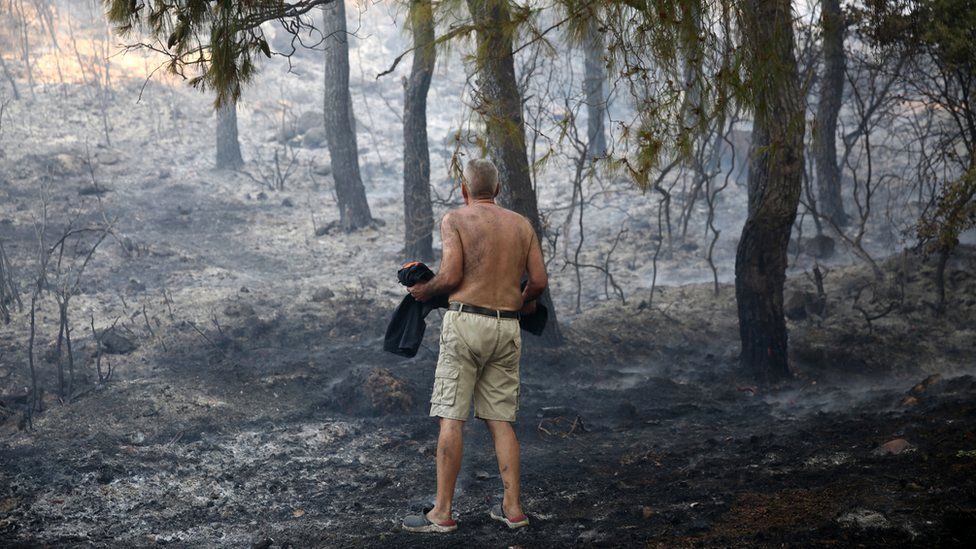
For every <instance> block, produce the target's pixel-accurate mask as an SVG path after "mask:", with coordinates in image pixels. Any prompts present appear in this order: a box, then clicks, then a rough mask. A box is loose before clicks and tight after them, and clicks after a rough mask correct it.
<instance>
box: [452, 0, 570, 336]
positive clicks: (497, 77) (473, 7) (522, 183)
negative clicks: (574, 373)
mask: <svg viewBox="0 0 976 549" xmlns="http://www.w3.org/2000/svg"><path fill="white" fill-rule="evenodd" d="M468 10H469V11H470V12H471V17H472V19H473V20H474V24H475V26H476V27H477V31H476V33H477V45H478V57H477V63H478V68H477V71H478V74H477V79H476V85H475V88H476V89H475V109H476V110H477V112H478V114H479V115H480V116H481V117H482V119H483V120H484V122H485V132H486V136H485V137H486V138H485V143H486V148H487V151H488V155H489V156H490V157H491V159H492V160H493V161H494V162H495V165H496V167H497V168H498V178H499V181H500V182H501V185H502V191H501V193H500V196H499V199H500V202H501V203H502V205H503V206H505V207H506V208H509V209H511V210H513V211H515V212H518V213H520V214H522V215H524V216H525V217H526V218H527V219H528V220H529V222H530V223H532V227H533V228H534V229H535V232H536V235H537V236H538V238H539V241H540V242H543V238H542V223H541V222H540V220H539V207H538V204H537V203H536V196H535V189H533V188H532V179H531V177H530V172H529V160H528V157H527V156H526V154H525V123H524V121H523V119H522V101H521V98H520V97H519V92H518V85H517V82H516V80H515V59H514V57H513V54H512V33H513V32H514V25H513V24H512V22H511V18H510V16H509V11H508V0H468ZM540 302H541V303H542V304H544V305H545V306H546V307H548V309H549V323H548V324H547V326H546V331H545V332H544V333H543V334H542V339H543V343H544V344H546V345H558V344H560V343H562V333H561V331H560V329H559V323H558V322H557V320H556V309H555V307H553V305H552V299H551V298H550V296H549V291H548V290H546V291H545V293H543V295H542V297H541V298H540Z"/></svg>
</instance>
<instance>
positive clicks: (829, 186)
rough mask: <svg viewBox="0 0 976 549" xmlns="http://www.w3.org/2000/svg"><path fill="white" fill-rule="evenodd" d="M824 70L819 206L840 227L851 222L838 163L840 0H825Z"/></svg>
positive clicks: (817, 154) (816, 130) (817, 141)
mask: <svg viewBox="0 0 976 549" xmlns="http://www.w3.org/2000/svg"><path fill="white" fill-rule="evenodd" d="M822 21H823V57H824V71H823V78H821V80H820V99H819V102H818V103H817V118H816V120H815V123H814V125H813V157H814V165H815V167H816V171H817V210H818V213H819V214H820V215H822V216H823V217H825V218H827V219H830V220H831V221H833V222H834V223H835V224H836V225H837V226H838V227H843V226H845V225H847V223H848V221H849V219H848V217H847V214H846V213H845V212H844V202H843V199H842V198H841V192H840V167H839V166H838V165H837V115H838V113H840V107H841V102H842V100H843V94H844V63H845V59H844V14H843V12H842V11H841V7H840V0H823V14H822Z"/></svg>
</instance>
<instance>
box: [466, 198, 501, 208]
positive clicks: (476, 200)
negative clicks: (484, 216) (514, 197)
mask: <svg viewBox="0 0 976 549" xmlns="http://www.w3.org/2000/svg"><path fill="white" fill-rule="evenodd" d="M468 204H469V205H472V206H473V205H475V204H491V205H492V206H494V205H495V198H494V197H491V198H472V199H471V201H470V202H469V203H468Z"/></svg>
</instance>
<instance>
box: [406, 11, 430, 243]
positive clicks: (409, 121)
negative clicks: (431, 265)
mask: <svg viewBox="0 0 976 549" xmlns="http://www.w3.org/2000/svg"><path fill="white" fill-rule="evenodd" d="M408 17H409V19H410V25H411V30H412V32H413V45H414V52H413V66H412V67H411V69H410V79H409V80H407V81H406V89H405V90H404V100H403V224H404V247H403V253H404V256H405V257H406V258H407V259H410V260H421V261H429V260H430V259H432V258H433V256H434V251H433V244H432V241H433V237H432V234H433V231H434V211H433V207H432V206H431V203H430V151H429V150H428V148H427V90H428V89H430V79H431V77H432V76H433V73H434V61H435V60H436V59H437V57H436V55H437V54H436V50H435V49H434V13H433V7H432V5H431V0H411V1H410V14H409V16H408Z"/></svg>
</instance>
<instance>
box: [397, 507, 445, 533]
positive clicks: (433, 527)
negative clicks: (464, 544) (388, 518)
mask: <svg viewBox="0 0 976 549" xmlns="http://www.w3.org/2000/svg"><path fill="white" fill-rule="evenodd" d="M429 511H430V509H424V510H423V512H421V513H420V514H419V515H410V516H408V517H405V518H404V519H403V529H404V530H406V531H408V532H433V533H436V534H446V533H447V532H453V531H455V530H457V521H456V520H453V519H451V520H446V521H444V522H431V520H430V519H428V518H427V513H428V512H429Z"/></svg>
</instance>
